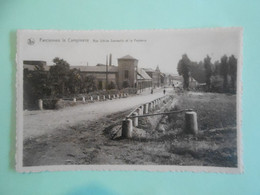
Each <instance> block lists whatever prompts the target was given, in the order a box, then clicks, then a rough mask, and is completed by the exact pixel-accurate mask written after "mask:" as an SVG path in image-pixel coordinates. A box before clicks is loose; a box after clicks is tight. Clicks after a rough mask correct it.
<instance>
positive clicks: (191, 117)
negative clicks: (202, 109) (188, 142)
mask: <svg viewBox="0 0 260 195" xmlns="http://www.w3.org/2000/svg"><path fill="white" fill-rule="evenodd" d="M185 132H186V133H191V134H197V133H198V121H197V113H196V112H194V111H191V112H186V113H185Z"/></svg>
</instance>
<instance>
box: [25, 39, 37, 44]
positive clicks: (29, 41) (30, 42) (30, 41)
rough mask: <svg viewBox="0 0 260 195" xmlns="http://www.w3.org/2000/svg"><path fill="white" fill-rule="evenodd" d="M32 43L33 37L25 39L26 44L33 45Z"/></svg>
mask: <svg viewBox="0 0 260 195" xmlns="http://www.w3.org/2000/svg"><path fill="white" fill-rule="evenodd" d="M34 43H35V40H34V38H30V39H28V40H27V44H28V45H34Z"/></svg>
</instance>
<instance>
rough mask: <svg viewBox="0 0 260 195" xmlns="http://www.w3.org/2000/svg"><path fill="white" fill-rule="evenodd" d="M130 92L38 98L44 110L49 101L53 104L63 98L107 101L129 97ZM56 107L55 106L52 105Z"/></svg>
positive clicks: (79, 100)
mask: <svg viewBox="0 0 260 195" xmlns="http://www.w3.org/2000/svg"><path fill="white" fill-rule="evenodd" d="M128 96H129V94H128V93H119V94H113V95H110V94H108V95H93V96H92V95H91V96H83V97H81V98H79V97H78V98H75V97H74V98H60V99H39V100H38V108H39V110H43V109H44V108H46V107H48V106H44V103H46V102H47V101H51V102H52V104H56V103H57V102H58V101H59V100H63V101H69V102H74V103H76V102H82V103H85V102H89V103H90V102H95V101H106V100H112V99H118V98H126V97H128ZM52 107H55V106H52Z"/></svg>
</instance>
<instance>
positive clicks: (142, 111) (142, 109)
mask: <svg viewBox="0 0 260 195" xmlns="http://www.w3.org/2000/svg"><path fill="white" fill-rule="evenodd" d="M140 110H141V114H140V115H143V114H144V106H140Z"/></svg>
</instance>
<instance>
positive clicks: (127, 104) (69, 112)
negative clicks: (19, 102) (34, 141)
mask: <svg viewBox="0 0 260 195" xmlns="http://www.w3.org/2000/svg"><path fill="white" fill-rule="evenodd" d="M171 90H172V89H170V88H169V89H167V92H168V93H169V92H170V91H171ZM162 91H163V89H156V90H154V93H153V94H150V92H149V91H145V92H143V93H142V94H138V95H135V96H129V97H127V98H122V99H114V100H108V101H103V102H95V103H90V104H81V105H77V106H74V107H67V108H64V109H61V110H44V111H24V135H23V137H24V139H27V138H33V137H37V136H41V135H44V134H48V135H51V134H53V133H54V132H55V130H57V129H66V128H68V127H72V126H75V125H76V124H78V123H82V122H91V121H93V120H97V119H99V118H102V117H104V116H106V115H108V114H112V113H117V112H122V111H126V110H129V109H131V108H133V107H135V106H138V105H139V104H142V103H145V102H149V101H152V100H154V99H156V98H159V97H162V96H163V95H164V94H163V92H162Z"/></svg>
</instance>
